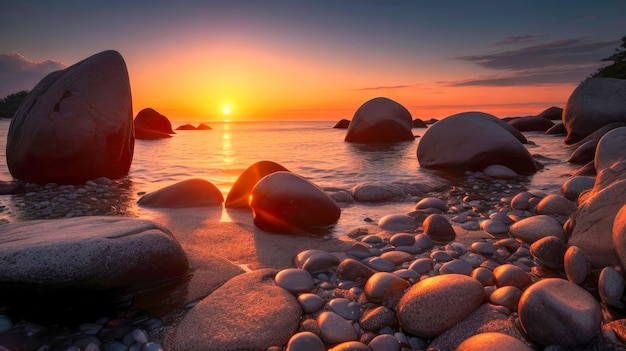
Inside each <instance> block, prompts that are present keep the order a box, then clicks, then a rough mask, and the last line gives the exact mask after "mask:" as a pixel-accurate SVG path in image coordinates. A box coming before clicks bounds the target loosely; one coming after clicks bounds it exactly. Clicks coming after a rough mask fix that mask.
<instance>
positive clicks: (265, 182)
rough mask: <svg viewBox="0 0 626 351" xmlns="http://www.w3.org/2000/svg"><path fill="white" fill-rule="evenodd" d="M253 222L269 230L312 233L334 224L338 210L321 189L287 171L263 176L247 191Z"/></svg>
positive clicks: (338, 214) (337, 216)
mask: <svg viewBox="0 0 626 351" xmlns="http://www.w3.org/2000/svg"><path fill="white" fill-rule="evenodd" d="M250 208H252V212H253V215H254V224H255V225H256V226H257V227H259V228H261V229H262V230H266V231H269V232H277V233H285V234H287V233H291V234H294V233H302V232H315V231H318V230H319V229H323V228H324V227H328V226H330V225H332V224H335V223H336V222H337V220H338V219H339V216H340V214H341V210H340V209H339V206H337V204H336V203H335V201H333V199H331V198H330V197H329V196H328V195H327V194H326V193H325V192H324V191H323V190H322V189H320V188H319V187H318V186H317V185H315V184H313V183H311V182H309V181H308V180H306V179H304V178H302V177H300V176H298V175H296V174H293V173H291V172H285V171H279V172H274V173H272V174H269V175H267V176H265V177H264V178H263V179H261V180H260V181H259V182H258V183H257V184H256V185H255V186H254V188H253V189H252V192H251V193H250Z"/></svg>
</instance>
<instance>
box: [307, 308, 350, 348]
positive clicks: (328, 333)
mask: <svg viewBox="0 0 626 351" xmlns="http://www.w3.org/2000/svg"><path fill="white" fill-rule="evenodd" d="M317 323H318V324H319V327H320V338H321V339H322V341H324V342H325V343H328V344H338V343H341V342H344V341H351V340H357V335H356V330H354V328H353V327H352V324H351V323H350V322H348V321H347V320H346V319H344V318H342V317H341V316H340V315H338V314H337V313H335V312H330V311H324V312H322V313H320V315H319V316H318V317H317Z"/></svg>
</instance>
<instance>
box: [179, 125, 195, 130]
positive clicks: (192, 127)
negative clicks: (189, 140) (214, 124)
mask: <svg viewBox="0 0 626 351" xmlns="http://www.w3.org/2000/svg"><path fill="white" fill-rule="evenodd" d="M176 130H196V127H194V126H192V125H191V124H183V125H182V126H178V128H176Z"/></svg>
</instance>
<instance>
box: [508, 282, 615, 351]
mask: <svg viewBox="0 0 626 351" xmlns="http://www.w3.org/2000/svg"><path fill="white" fill-rule="evenodd" d="M517 310H518V316H519V320H520V323H521V325H522V327H523V329H524V331H525V332H526V334H527V335H528V336H529V337H530V338H531V339H532V340H533V341H536V342H537V343H539V344H541V345H552V344H556V345H563V346H566V347H571V348H579V347H583V346H585V345H587V344H588V343H589V342H590V341H591V339H593V338H594V337H595V336H596V335H597V334H598V333H600V325H601V322H602V310H601V307H600V304H599V303H598V302H597V301H596V299H595V298H594V297H593V296H592V295H591V294H590V293H588V292H587V291H586V290H585V289H583V288H581V287H580V286H578V285H576V284H573V283H571V282H570V281H568V280H565V279H560V278H546V279H543V280H541V281H539V282H537V283H535V284H533V285H531V286H530V287H528V288H527V289H526V290H525V291H524V293H523V294H522V297H521V298H520V301H519V305H518V309H517ZM565 321H566V322H565Z"/></svg>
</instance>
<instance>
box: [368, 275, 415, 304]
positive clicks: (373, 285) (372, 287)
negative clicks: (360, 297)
mask: <svg viewBox="0 0 626 351" xmlns="http://www.w3.org/2000/svg"><path fill="white" fill-rule="evenodd" d="M408 288H409V283H408V282H407V281H406V280H404V279H402V278H400V277H399V276H397V275H395V274H393V273H387V272H378V273H375V274H374V275H372V276H371V277H370V278H369V279H368V280H367V282H366V283H365V288H364V289H363V290H364V291H365V295H366V296H367V299H368V300H370V301H373V302H384V301H388V300H390V299H392V298H394V297H397V296H399V295H400V294H402V293H403V292H404V291H405V290H406V289H408Z"/></svg>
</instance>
